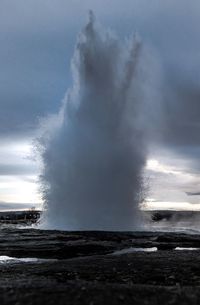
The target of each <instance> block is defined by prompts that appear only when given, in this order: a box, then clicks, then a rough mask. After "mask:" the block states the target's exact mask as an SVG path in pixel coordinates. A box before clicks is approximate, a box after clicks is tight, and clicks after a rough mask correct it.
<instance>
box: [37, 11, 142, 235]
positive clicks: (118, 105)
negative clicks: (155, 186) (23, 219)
mask: <svg viewBox="0 0 200 305" xmlns="http://www.w3.org/2000/svg"><path fill="white" fill-rule="evenodd" d="M142 52H143V51H142V48H141V44H140V42H139V41H137V39H136V38H133V39H132V40H131V41H129V42H128V41H127V42H126V43H124V44H123V43H121V42H120V41H119V39H118V38H117V37H115V36H114V35H113V34H112V33H111V32H109V31H106V30H103V29H101V28H100V27H99V26H97V25H96V22H95V21H94V16H93V14H92V13H90V18H89V22H88V23H87V25H86V26H85V28H84V29H83V31H82V32H81V34H80V35H79V38H78V42H77V45H76V48H75V53H74V57H73V60H72V71H73V81H74V85H73V88H72V89H71V90H69V91H68V93H67V95H66V98H65V100H64V103H63V106H62V109H61V111H60V113H59V114H58V115H57V116H56V117H55V118H54V123H55V124H54V125H55V126H54V127H52V126H51V123H52V121H51V120H50V121H49V131H48V132H47V133H45V136H43V138H42V146H43V149H42V160H43V173H42V176H41V181H42V187H43V198H44V202H45V212H44V219H43V226H45V227H46V228H58V229H69V230H74V229H75V230H77V229H104V230H131V229H134V228H136V227H137V226H138V210H139V209H138V203H139V197H140V194H141V192H142V181H141V180H142V179H141V171H142V169H143V166H144V163H145V159H146V152H145V141H144V126H143V124H142V122H141V121H142V120H141V117H142V116H141V112H142V109H143V107H144V96H145V95H144V94H143V86H142V85H141V83H142V77H143V76H142V68H141V62H142ZM47 134H48V136H47Z"/></svg>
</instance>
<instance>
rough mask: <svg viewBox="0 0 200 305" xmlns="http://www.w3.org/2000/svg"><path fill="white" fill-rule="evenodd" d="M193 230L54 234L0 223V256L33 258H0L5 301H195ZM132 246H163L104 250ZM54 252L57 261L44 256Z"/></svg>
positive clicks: (199, 274)
mask: <svg viewBox="0 0 200 305" xmlns="http://www.w3.org/2000/svg"><path fill="white" fill-rule="evenodd" d="M199 240H200V236H199V235H186V234H179V233H163V232H159V233H158V232H156V233H155V232H90V231H89V232H61V231H44V230H36V229H26V230H21V229H4V230H1V232H0V255H10V256H15V257H37V258H46V260H41V259H39V260H38V261H34V262H27V263H24V262H22V261H17V260H15V261H10V262H4V263H3V262H2V263H0V302H1V304H2V305H7V304H11V305H12V304H22V305H23V304H26V305H29V304H42V305H44V304H48V305H49V304H57V305H59V304H78V305H79V304H80V305H84V304H87V305H88V304H90V305H92V304H93V305H100V304H102V305H104V304H105V305H106V304H109V305H112V304H113V305H114V304H128V305H129V304H147V305H148V304H153V305H156V304H159V305H160V304H162V305H165V304H199V303H200V289H199V286H200V251H198V250H197V251H175V250H167V249H169V248H170V249H172V248H174V247H183V246H185V245H187V246H188V247H194V245H198V243H199ZM129 247H132V248H133V249H134V247H139V248H142V247H144V248H147V247H157V248H158V249H165V251H156V252H142V251H140V252H133V253H127V254H121V255H114V254H112V253H113V252H114V251H116V250H120V249H124V248H129ZM55 258H57V260H52V259H55Z"/></svg>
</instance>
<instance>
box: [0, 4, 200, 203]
mask: <svg viewBox="0 0 200 305" xmlns="http://www.w3.org/2000/svg"><path fill="white" fill-rule="evenodd" d="M89 9H92V10H93V11H94V13H95V15H96V17H97V19H98V21H99V22H100V23H102V24H103V25H104V26H105V27H109V28H111V29H113V30H114V31H115V32H116V33H117V34H118V35H119V36H120V37H121V38H122V39H123V38H124V37H128V36H130V35H131V34H132V33H134V32H135V31H136V32H138V33H139V35H140V37H141V39H142V43H143V44H144V45H146V46H148V47H149V48H150V49H151V50H153V52H154V54H156V59H157V61H158V63H159V66H160V67H161V74H160V78H162V80H160V83H161V88H160V100H161V104H162V105H161V108H162V114H160V111H158V109H152V110H153V111H155V114H156V113H158V115H160V116H161V118H162V120H161V122H160V124H159V126H158V125H157V130H156V134H157V136H156V137H154V138H153V139H152V141H151V143H150V144H151V145H150V151H149V158H148V162H147V169H146V173H145V175H146V176H147V177H148V181H149V188H150V189H149V193H148V200H149V201H150V203H149V206H150V207H152V208H153V207H156V208H157V207H158V208H166V207H178V208H199V207H200V205H198V203H199V199H200V196H199V193H200V163H199V155H200V132H199V131H200V39H199V28H200V2H199V0H190V1H188V0H175V1H174V0H165V1H160V0H109V1H106V0H101V1H100V0H84V1H83V0H82V1H81V0H18V1H15V0H1V1H0V45H1V47H0V67H1V69H0V106H1V108H0V202H2V208H5V203H6V202H7V203H11V202H12V203H14V204H16V203H21V204H27V207H28V206H34V205H36V203H39V202H40V201H41V198H40V196H39V194H38V193H37V191H36V190H37V176H38V173H39V166H38V164H36V163H35V162H34V161H33V160H32V158H31V155H32V153H31V143H32V140H33V139H34V137H35V135H36V131H37V129H38V124H39V121H40V119H41V118H42V117H45V116H47V115H49V114H52V113H55V112H56V111H58V109H59V107H60V105H61V100H62V98H63V97H64V95H65V92H66V90H67V89H68V88H69V87H70V86H71V83H72V80H71V72H70V60H71V57H72V55H73V50H74V45H75V42H76V38H77V34H78V33H79V32H80V30H81V28H82V26H83V25H84V23H85V20H86V18H87V13H88V10H89ZM11 206H12V205H10V204H8V207H11ZM14 207H16V206H15V205H14ZM23 207H24V205H23ZM0 208H1V203H0Z"/></svg>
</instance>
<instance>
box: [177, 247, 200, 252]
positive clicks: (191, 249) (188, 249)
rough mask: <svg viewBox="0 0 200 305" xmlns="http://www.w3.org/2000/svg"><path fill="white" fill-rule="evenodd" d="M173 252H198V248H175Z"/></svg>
mask: <svg viewBox="0 0 200 305" xmlns="http://www.w3.org/2000/svg"><path fill="white" fill-rule="evenodd" d="M175 250H178V251H185V250H186V251H196V250H200V248H181V247H176V248H175Z"/></svg>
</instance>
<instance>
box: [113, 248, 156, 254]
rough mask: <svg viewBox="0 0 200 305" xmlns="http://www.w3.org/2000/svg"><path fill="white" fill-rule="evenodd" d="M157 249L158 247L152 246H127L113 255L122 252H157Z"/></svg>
mask: <svg viewBox="0 0 200 305" xmlns="http://www.w3.org/2000/svg"><path fill="white" fill-rule="evenodd" d="M155 251H157V248H156V247H151V248H134V247H130V248H126V249H122V250H117V251H115V252H113V253H112V255H120V254H128V253H134V252H155Z"/></svg>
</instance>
